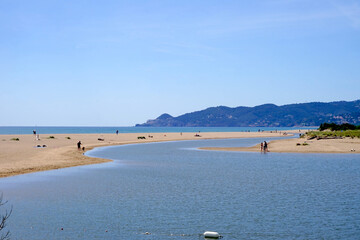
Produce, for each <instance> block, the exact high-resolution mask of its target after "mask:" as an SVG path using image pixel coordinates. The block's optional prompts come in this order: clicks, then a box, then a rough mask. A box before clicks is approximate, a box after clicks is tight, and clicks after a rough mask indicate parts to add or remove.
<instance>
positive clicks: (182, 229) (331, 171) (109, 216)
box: [0, 139, 360, 240]
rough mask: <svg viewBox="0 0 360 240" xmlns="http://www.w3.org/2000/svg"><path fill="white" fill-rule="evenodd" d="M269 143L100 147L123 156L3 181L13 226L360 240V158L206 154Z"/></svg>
mask: <svg viewBox="0 0 360 240" xmlns="http://www.w3.org/2000/svg"><path fill="white" fill-rule="evenodd" d="M263 140H264V139H229V140H197V141H182V142H167V143H149V144H137V145H124V146H117V147H106V148H99V149H95V150H93V151H90V152H88V155H90V156H94V157H105V158H111V159H114V162H112V163H106V164H100V165H92V166H83V167H75V168H68V169H61V170H54V171H47V172H41V173H33V174H27V175H22V176H16V177H10V178H4V179H0V190H1V191H2V192H3V194H4V198H5V199H7V200H8V201H9V203H8V204H7V205H6V206H7V207H9V206H10V205H13V215H12V216H11V218H10V219H9V223H8V229H9V230H10V231H11V233H12V237H13V239H184V240H185V239H199V238H200V237H199V234H200V233H203V232H204V231H206V230H210V231H218V232H219V233H221V234H222V235H223V236H224V239H359V236H360V191H359V186H360V156H359V155H355V154H351V155H350V154H336V155H335V154H288V153H268V154H260V153H246V152H242V153H241V152H216V151H215V152H214V151H202V150H196V148H197V147H202V146H249V145H254V144H256V143H258V142H260V141H263ZM270 150H271V149H270ZM61 228H63V229H64V230H61ZM145 232H149V233H151V235H145V234H144V233H145Z"/></svg>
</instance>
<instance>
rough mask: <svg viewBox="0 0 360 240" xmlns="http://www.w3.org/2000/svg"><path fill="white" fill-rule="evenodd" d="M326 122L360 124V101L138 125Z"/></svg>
mask: <svg viewBox="0 0 360 240" xmlns="http://www.w3.org/2000/svg"><path fill="white" fill-rule="evenodd" d="M324 122H328V123H330V122H334V123H336V124H342V123H350V124H355V125H359V124H360V100H356V101H352V102H346V101H340V102H329V103H322V102H312V103H299V104H289V105H283V106H277V105H274V104H264V105H260V106H256V107H235V108H230V107H224V106H219V107H211V108H207V109H205V110H201V111H196V112H192V113H186V114H184V115H181V116H178V117H173V116H171V115H169V114H167V113H165V114H162V115H161V116H160V117H158V118H156V119H153V120H148V121H147V122H146V123H143V124H137V125H136V126H141V127H145V126H148V127H293V126H319V125H320V124H321V123H324Z"/></svg>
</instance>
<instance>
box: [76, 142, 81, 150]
mask: <svg viewBox="0 0 360 240" xmlns="http://www.w3.org/2000/svg"><path fill="white" fill-rule="evenodd" d="M77 147H78V149H79V150H80V149H81V141H79V142H78V143H77Z"/></svg>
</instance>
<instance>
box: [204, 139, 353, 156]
mask: <svg viewBox="0 0 360 240" xmlns="http://www.w3.org/2000/svg"><path fill="white" fill-rule="evenodd" d="M201 149H204V150H216V151H243V152H260V151H261V147H260V143H259V144H257V145H255V146H252V147H233V148H201ZM268 150H269V152H280V153H281V152H289V153H350V154H354V153H355V154H356V153H360V139H359V138H354V139H351V138H344V139H321V140H316V139H313V140H306V139H305V138H295V139H294V138H293V139H280V140H275V141H271V142H270V143H268Z"/></svg>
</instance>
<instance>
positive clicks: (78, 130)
mask: <svg viewBox="0 0 360 240" xmlns="http://www.w3.org/2000/svg"><path fill="white" fill-rule="evenodd" d="M294 129H305V130H311V129H316V127H277V128H276V127H58V126H56V127H52V126H12V127H9V126H0V135H16V134H18V135H20V134H33V130H36V132H37V133H38V134H84V133H85V134H86V133H115V132H116V131H119V133H159V132H160V133H163V132H199V131H201V132H249V131H250V132H257V131H276V130H278V131H285V130H294Z"/></svg>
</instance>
